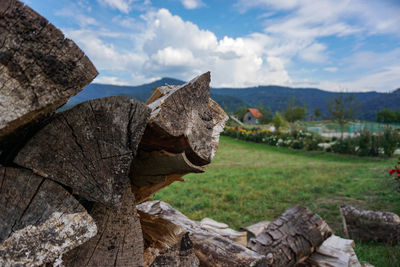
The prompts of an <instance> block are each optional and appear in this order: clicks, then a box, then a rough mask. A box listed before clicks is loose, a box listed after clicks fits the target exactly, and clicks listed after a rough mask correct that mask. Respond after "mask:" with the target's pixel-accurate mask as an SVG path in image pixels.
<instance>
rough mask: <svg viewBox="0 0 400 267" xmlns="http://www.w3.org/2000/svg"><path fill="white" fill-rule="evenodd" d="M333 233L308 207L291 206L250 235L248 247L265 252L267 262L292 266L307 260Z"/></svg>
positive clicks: (263, 253) (273, 264)
mask: <svg viewBox="0 0 400 267" xmlns="http://www.w3.org/2000/svg"><path fill="white" fill-rule="evenodd" d="M331 234H332V230H331V229H330V228H329V226H328V225H327V224H326V223H325V222H324V221H323V220H322V219H321V218H320V217H318V216H317V215H315V214H314V213H313V212H311V211H310V210H308V209H307V208H304V207H300V206H294V207H292V208H290V209H288V210H286V211H285V212H284V213H283V214H282V216H281V217H280V218H278V219H277V220H275V221H273V222H271V223H270V224H269V225H268V227H267V228H264V230H263V231H262V232H261V233H260V234H258V235H257V236H256V237H255V238H252V239H250V241H249V244H248V248H250V249H252V250H253V251H256V252H257V253H259V254H261V255H265V256H266V257H267V259H268V266H294V265H296V264H298V263H301V262H303V261H304V260H306V259H307V258H308V257H309V256H310V255H311V253H312V252H313V251H315V249H316V248H317V247H318V246H320V245H321V244H322V242H323V241H324V240H325V239H326V238H328V237H329V236H330V235H331Z"/></svg>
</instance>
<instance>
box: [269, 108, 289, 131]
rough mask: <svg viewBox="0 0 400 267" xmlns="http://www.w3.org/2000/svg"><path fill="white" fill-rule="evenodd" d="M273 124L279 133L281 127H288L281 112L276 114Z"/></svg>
mask: <svg viewBox="0 0 400 267" xmlns="http://www.w3.org/2000/svg"><path fill="white" fill-rule="evenodd" d="M272 123H273V124H274V127H275V129H276V130H277V131H279V129H280V128H281V127H284V126H286V125H287V121H286V120H285V119H284V118H283V116H282V115H281V114H280V113H279V112H275V116H274V117H273V118H272Z"/></svg>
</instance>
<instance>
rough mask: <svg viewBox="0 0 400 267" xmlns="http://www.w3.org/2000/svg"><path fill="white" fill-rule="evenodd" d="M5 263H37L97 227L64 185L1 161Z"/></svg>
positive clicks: (1, 261) (1, 259) (0, 254)
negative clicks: (5, 165) (6, 164)
mask: <svg viewBox="0 0 400 267" xmlns="http://www.w3.org/2000/svg"><path fill="white" fill-rule="evenodd" d="M0 185H1V187H0V192H1V194H0V266H17V265H18V266H38V265H41V264H44V263H46V262H52V261H54V260H55V259H56V258H58V257H59V256H60V255H62V254H63V253H65V252H67V251H69V250H71V249H73V248H75V247H77V246H79V245H80V244H82V243H84V242H86V241H87V240H89V239H90V238H91V237H93V236H95V235H96V233H97V227H96V224H95V222H94V220H93V219H92V218H91V217H90V216H89V214H88V213H87V212H86V210H85V209H84V208H83V207H82V206H81V205H80V204H79V202H78V201H77V200H75V198H74V197H73V196H71V195H70V194H69V193H68V192H67V191H66V190H65V189H64V188H63V187H62V186H60V185H58V184H56V183H54V182H52V181H51V180H47V179H44V178H43V177H40V176H37V175H35V174H33V173H32V172H30V171H28V170H22V169H16V168H4V167H0Z"/></svg>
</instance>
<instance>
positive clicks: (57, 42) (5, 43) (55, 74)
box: [0, 0, 98, 139]
mask: <svg viewBox="0 0 400 267" xmlns="http://www.w3.org/2000/svg"><path fill="white" fill-rule="evenodd" d="M97 74H98V73H97V70H96V69H95V67H94V66H93V64H92V63H91V62H90V60H89V59H88V58H87V57H86V56H85V55H84V53H83V52H82V51H81V50H80V49H79V47H78V46H77V45H76V44H75V43H74V42H73V41H71V40H69V39H66V38H65V37H64V35H63V33H62V32H61V31H60V30H58V29H57V28H56V27H54V26H53V25H52V24H50V23H49V22H48V21H47V20H46V19H45V18H43V17H42V16H40V15H39V14H38V13H36V12H35V11H34V10H32V9H31V8H29V7H28V6H26V5H24V4H23V3H22V2H20V1H18V0H2V1H0V84H1V87H0V139H1V138H2V137H4V136H6V135H9V134H12V133H13V132H14V131H15V130H16V129H18V128H19V127H21V126H23V125H25V124H26V123H28V122H30V121H33V120H36V119H38V118H39V117H41V116H43V115H45V114H48V113H52V112H54V111H55V110H56V109H57V108H58V107H60V106H61V105H63V104H65V103H66V102H67V101H68V99H69V98H70V97H72V96H74V95H75V94H77V93H78V92H79V91H80V90H81V89H82V88H83V87H84V86H85V85H87V84H89V83H90V82H91V81H92V80H93V79H94V78H95V77H96V76H97Z"/></svg>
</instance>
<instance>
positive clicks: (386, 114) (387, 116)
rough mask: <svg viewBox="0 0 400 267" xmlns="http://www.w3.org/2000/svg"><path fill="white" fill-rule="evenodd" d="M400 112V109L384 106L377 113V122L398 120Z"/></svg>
mask: <svg viewBox="0 0 400 267" xmlns="http://www.w3.org/2000/svg"><path fill="white" fill-rule="evenodd" d="M399 114H400V110H399V111H397V112H396V111H393V110H390V109H387V108H384V109H382V110H381V111H379V112H378V114H377V115H376V120H377V122H383V123H392V122H398V121H399V120H398V116H399Z"/></svg>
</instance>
